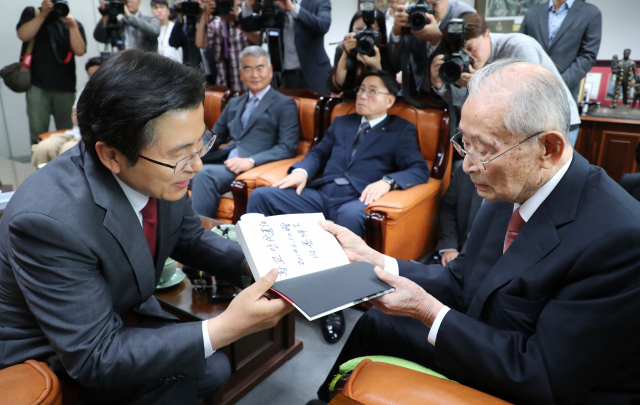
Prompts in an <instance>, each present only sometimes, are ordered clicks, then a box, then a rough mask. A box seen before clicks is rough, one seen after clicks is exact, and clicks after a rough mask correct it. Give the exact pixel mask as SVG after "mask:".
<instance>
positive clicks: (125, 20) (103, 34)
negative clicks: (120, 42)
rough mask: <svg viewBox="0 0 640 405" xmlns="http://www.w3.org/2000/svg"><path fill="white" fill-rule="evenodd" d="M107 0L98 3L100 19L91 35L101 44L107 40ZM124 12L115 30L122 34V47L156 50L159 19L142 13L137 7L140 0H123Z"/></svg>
mask: <svg viewBox="0 0 640 405" xmlns="http://www.w3.org/2000/svg"><path fill="white" fill-rule="evenodd" d="M106 3H107V1H105V0H103V1H102V2H101V3H100V13H102V19H101V20H100V21H98V24H97V25H96V29H95V30H94V31H93V37H94V38H95V40H96V41H98V42H101V43H103V44H106V43H108V41H109V39H110V38H109V32H108V29H107V22H108V21H109V14H108V12H107V9H106V7H105V6H106ZM122 3H124V14H123V17H120V18H119V19H118V24H117V28H116V30H117V31H118V33H119V35H122V34H124V49H133V48H141V49H144V50H147V51H151V52H157V51H158V35H160V20H158V19H157V18H156V17H154V16H146V15H142V13H141V12H140V10H138V8H139V7H140V0H124V1H122Z"/></svg>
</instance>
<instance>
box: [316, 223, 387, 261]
mask: <svg viewBox="0 0 640 405" xmlns="http://www.w3.org/2000/svg"><path fill="white" fill-rule="evenodd" d="M319 224H320V226H321V227H322V229H324V230H325V231H327V232H329V233H330V234H332V235H333V236H335V237H336V239H337V240H338V243H340V246H341V247H342V250H344V253H346V255H347V258H348V259H349V261H350V262H352V263H353V262H367V263H371V264H373V265H374V266H384V255H382V253H379V252H376V251H375V250H373V249H371V248H370V247H369V245H367V244H366V243H364V241H363V240H362V238H360V237H359V236H358V235H356V234H355V233H353V232H351V231H350V230H348V229H347V228H345V227H342V226H340V225H336V224H333V223H331V222H327V221H320V222H319Z"/></svg>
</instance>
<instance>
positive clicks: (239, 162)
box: [224, 157, 255, 174]
mask: <svg viewBox="0 0 640 405" xmlns="http://www.w3.org/2000/svg"><path fill="white" fill-rule="evenodd" d="M224 165H225V166H227V169H229V170H230V171H232V172H233V173H235V174H240V173H242V172H246V171H247V170H249V169H253V167H254V166H255V164H253V162H252V161H251V160H249V158H239V157H235V158H231V159H228V160H225V161H224Z"/></svg>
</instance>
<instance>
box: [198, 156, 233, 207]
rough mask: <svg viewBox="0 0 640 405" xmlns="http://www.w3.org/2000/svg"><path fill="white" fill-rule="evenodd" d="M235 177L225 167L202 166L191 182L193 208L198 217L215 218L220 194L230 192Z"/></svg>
mask: <svg viewBox="0 0 640 405" xmlns="http://www.w3.org/2000/svg"><path fill="white" fill-rule="evenodd" d="M235 179H236V175H235V174H234V173H233V172H232V171H231V170H229V169H227V166H225V165H223V164H221V165H204V166H203V168H202V171H200V172H199V173H197V174H196V175H195V176H194V177H193V180H191V192H192V197H191V199H192V201H193V208H194V209H195V210H196V212H197V213H198V214H199V215H204V216H205V217H209V218H215V217H216V212H217V211H218V203H219V202H220V196H222V194H224V193H226V192H228V191H231V183H232V182H233V181H234V180H235Z"/></svg>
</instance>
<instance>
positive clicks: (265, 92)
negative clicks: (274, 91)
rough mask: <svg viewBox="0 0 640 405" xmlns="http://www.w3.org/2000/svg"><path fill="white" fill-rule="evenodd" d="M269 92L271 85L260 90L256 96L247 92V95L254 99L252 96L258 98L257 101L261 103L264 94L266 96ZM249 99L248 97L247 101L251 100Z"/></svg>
mask: <svg viewBox="0 0 640 405" xmlns="http://www.w3.org/2000/svg"><path fill="white" fill-rule="evenodd" d="M269 90H271V85H268V86H267V87H265V88H264V89H262V90H260V92H259V93H258V94H253V92H252V91H249V93H250V94H251V97H254V96H255V97H258V101H262V98H263V97H264V95H265V94H267V92H268V91H269ZM251 97H249V99H251Z"/></svg>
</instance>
